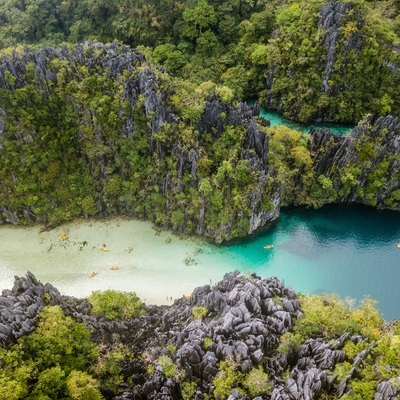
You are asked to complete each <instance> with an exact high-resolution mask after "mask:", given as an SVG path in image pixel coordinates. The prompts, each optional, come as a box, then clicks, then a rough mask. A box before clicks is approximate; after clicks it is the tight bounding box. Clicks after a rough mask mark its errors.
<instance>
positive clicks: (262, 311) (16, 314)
mask: <svg viewBox="0 0 400 400" xmlns="http://www.w3.org/2000/svg"><path fill="white" fill-rule="evenodd" d="M46 305H59V306H60V307H61V308H62V309H63V311H64V313H65V314H66V315H70V316H72V317H73V318H75V319H76V320H77V321H79V322H85V323H86V324H87V325H88V326H89V327H90V328H91V330H92V340H93V341H95V342H97V343H103V344H105V345H107V344H113V343H114V341H115V335H117V336H118V337H119V340H120V341H121V342H122V343H124V344H126V345H128V346H130V347H131V348H132V351H133V352H134V353H135V354H136V355H138V354H143V356H142V357H141V358H135V359H134V360H133V361H132V362H130V363H126V364H125V367H124V373H125V379H128V378H129V379H130V380H131V381H133V382H134V384H133V385H132V384H131V385H127V384H124V385H123V387H124V388H125V389H122V393H120V394H118V395H117V394H116V393H113V392H112V391H111V392H110V391H108V392H107V391H106V389H104V390H105V392H104V395H105V396H106V398H107V399H115V400H133V399H135V400H136V399H137V400H139V399H165V400H169V399H171V400H172V399H182V398H184V397H182V392H181V390H182V387H181V386H180V383H179V382H180V379H181V377H182V376H183V375H182V374H184V376H185V377H186V380H187V379H189V380H190V381H191V382H196V386H197V391H196V392H195V394H194V395H193V397H192V398H194V399H199V400H200V399H204V398H205V397H204V396H205V395H207V394H208V395H210V396H212V395H213V390H214V382H213V381H214V379H215V378H216V377H217V376H218V375H219V374H220V371H219V368H220V364H221V362H222V361H226V360H234V361H235V365H236V368H237V370H238V372H241V373H244V374H246V373H249V371H251V370H252V369H254V367H257V368H258V367H259V366H261V365H262V366H263V368H264V370H265V371H266V372H267V373H268V376H269V380H270V383H271V389H270V391H269V392H268V393H265V394H264V395H262V396H260V397H256V398H257V399H260V400H261V399H273V400H278V399H287V400H293V399H296V400H297V399H298V400H300V399H309V400H312V399H315V400H317V399H319V398H320V396H321V394H322V393H328V394H329V393H330V394H332V395H334V394H335V396H337V398H340V397H341V396H342V395H343V394H344V393H348V391H349V388H348V382H349V380H350V379H351V378H352V377H353V376H355V375H356V374H357V373H358V372H357V371H358V368H359V367H360V365H362V363H363V360H364V359H365V358H366V357H368V355H369V354H370V353H371V351H372V349H373V348H374V347H375V343H374V342H370V343H369V342H368V340H367V339H366V338H363V337H362V336H359V335H353V336H351V335H350V334H349V333H344V334H343V335H342V336H340V337H338V338H337V339H335V340H326V339H322V338H315V339H308V340H306V341H305V342H304V343H303V344H302V345H301V346H299V347H298V348H292V349H291V350H290V351H289V352H288V353H287V354H286V353H282V352H279V351H278V346H279V344H280V343H281V338H282V335H284V334H285V333H287V332H289V331H291V329H292V326H293V324H294V323H295V321H296V319H297V318H298V317H300V316H301V315H302V311H301V310H300V304H299V300H298V299H297V297H296V295H295V293H294V292H293V291H292V290H291V289H289V288H286V287H285V286H284V284H283V282H281V281H279V280H277V279H276V278H269V279H260V278H258V277H256V276H252V277H250V278H245V277H243V276H242V275H240V274H239V273H238V272H232V273H230V274H227V275H225V277H224V279H223V280H222V281H221V282H219V283H217V284H216V285H214V286H212V287H211V286H210V285H205V286H203V287H198V288H196V289H195V290H194V291H193V293H192V294H191V296H190V297H183V298H181V299H178V300H176V301H175V303H174V304H173V305H172V306H170V307H165V306H163V307H157V306H148V307H147V313H146V315H144V316H142V317H140V318H139V319H133V320H128V321H125V322H121V323H117V322H114V321H109V320H106V319H105V318H102V317H100V318H96V317H94V316H91V315H90V309H91V306H90V304H89V303H88V302H87V301H86V300H78V299H74V298H70V297H66V296H62V295H60V293H59V292H58V291H57V289H55V288H54V287H53V286H52V285H50V284H46V285H43V284H41V283H40V282H38V281H37V280H36V278H35V277H34V276H33V275H32V274H31V273H28V274H27V276H26V278H17V277H16V279H15V284H14V287H13V288H12V289H11V290H4V291H3V294H2V296H1V297H0V340H1V345H2V346H3V347H8V346H10V345H11V344H13V343H15V342H16V341H17V340H18V338H19V337H20V336H21V335H26V334H29V332H32V331H33V330H34V329H35V326H36V323H37V315H38V313H39V312H40V311H42V310H43V308H44V307H45V306H46ZM199 307H205V309H206V310H207V316H206V318H202V319H193V312H194V310H196V309H197V308H199ZM349 342H352V343H354V344H355V345H357V344H359V343H361V342H364V343H365V346H364V350H362V351H361V352H359V353H358V354H357V355H356V356H355V357H354V358H353V361H352V364H351V369H350V370H349V373H348V375H347V376H345V377H344V378H343V379H342V380H341V381H338V382H337V381H336V380H335V378H334V376H333V374H332V371H333V370H334V368H335V366H336V365H338V364H340V363H342V362H343V361H344V360H345V357H346V354H345V352H344V351H343V350H342V349H343V346H344V344H345V343H349ZM114 344H115V343H114ZM171 348H174V351H173V352H172V353H171V350H168V349H171ZM162 355H168V357H170V358H171V360H172V362H173V364H174V365H175V367H176V368H177V369H178V370H179V371H180V373H179V374H178V375H175V376H174V377H166V375H165V374H164V372H163V368H162V367H161V366H157V367H156V369H155V371H154V373H152V374H149V373H148V372H146V363H148V362H151V363H155V364H157V359H158V358H159V357H160V356H162ZM284 371H286V372H285V375H286V377H285V378H283V376H282V373H283V372H284ZM179 377H180V378H179ZM398 394H399V389H398V378H396V379H391V380H388V381H384V382H381V383H380V384H379V385H378V386H377V389H376V394H375V400H390V399H395V398H396V397H395V396H398ZM211 398H213V397H211ZM250 398H251V397H249V396H244V395H240V394H239V392H238V391H237V390H233V391H232V393H231V395H230V397H229V399H243V400H248V399H250Z"/></svg>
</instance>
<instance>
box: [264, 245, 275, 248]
mask: <svg viewBox="0 0 400 400" xmlns="http://www.w3.org/2000/svg"><path fill="white" fill-rule="evenodd" d="M273 247H274V245H273V244H267V245H266V246H264V249H272V248H273Z"/></svg>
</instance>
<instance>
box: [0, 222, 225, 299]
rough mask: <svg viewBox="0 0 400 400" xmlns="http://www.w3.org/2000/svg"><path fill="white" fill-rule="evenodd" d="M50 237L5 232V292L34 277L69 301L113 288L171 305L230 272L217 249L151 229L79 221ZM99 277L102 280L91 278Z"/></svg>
mask: <svg viewBox="0 0 400 400" xmlns="http://www.w3.org/2000/svg"><path fill="white" fill-rule="evenodd" d="M42 230H43V227H42V226H40V225H36V226H31V227H21V226H13V225H2V226H0V290H2V289H6V288H11V287H12V285H13V282H14V275H18V276H24V275H25V274H26V272H27V271H31V272H32V273H33V274H35V276H36V277H37V278H38V279H39V280H40V281H41V282H42V283H46V282H49V283H51V284H53V285H54V286H56V287H57V288H58V289H59V290H60V292H61V293H62V294H65V295H71V296H75V297H86V296H88V295H90V294H91V293H92V291H94V290H106V289H109V288H110V289H116V290H122V291H133V292H136V294H137V295H138V296H139V297H140V298H141V299H142V300H143V301H145V302H146V303H147V304H171V303H172V301H173V300H175V299H176V298H180V297H181V296H182V295H184V294H186V293H191V292H192V291H193V289H194V288H195V287H197V286H202V285H205V284H208V283H210V281H212V282H214V283H215V282H217V281H219V280H220V279H221V278H222V277H223V274H224V273H225V272H228V267H227V266H226V259H225V260H224V257H222V259H220V263H218V264H215V263H217V262H218V258H220V257H217V259H214V258H213V257H211V253H213V252H214V249H215V250H217V248H216V247H214V246H212V245H209V244H207V243H205V242H203V241H201V240H200V239H196V238H189V239H181V238H179V237H178V236H177V235H175V234H174V233H172V232H167V231H161V232H158V231H157V230H156V229H154V226H153V225H152V224H151V223H150V222H144V221H138V220H131V219H129V220H128V219H122V218H116V219H110V220H106V221H95V220H77V221H74V222H71V223H68V224H64V225H62V226H59V227H57V228H56V229H53V230H51V231H42ZM62 232H64V234H65V235H66V237H67V238H66V239H63V237H62ZM100 247H106V248H107V251H102V250H100ZM217 252H218V251H217ZM211 260H213V261H211ZM209 262H213V265H209ZM110 267H119V269H116V270H111V269H110ZM92 272H97V274H96V275H95V276H94V277H92V278H89V275H90V274H91V273H92Z"/></svg>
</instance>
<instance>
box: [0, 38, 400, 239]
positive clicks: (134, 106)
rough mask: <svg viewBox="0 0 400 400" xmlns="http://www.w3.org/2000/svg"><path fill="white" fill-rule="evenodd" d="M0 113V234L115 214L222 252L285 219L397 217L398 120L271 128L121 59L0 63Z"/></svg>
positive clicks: (223, 95) (16, 52) (125, 50)
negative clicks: (368, 211)
mask: <svg viewBox="0 0 400 400" xmlns="http://www.w3.org/2000/svg"><path fill="white" fill-rule="evenodd" d="M0 104H1V107H2V108H1V114H0V154H1V157H0V178H1V182H2V186H1V188H0V210H1V220H3V221H6V222H13V223H31V222H34V221H40V222H43V223H45V224H46V226H48V227H51V226H54V225H56V224H59V223H62V222H64V221H67V220H70V219H72V218H74V217H78V216H86V217H88V216H111V215H116V214H119V215H120V214H125V215H131V216H135V217H139V218H146V219H150V220H151V221H154V222H155V223H157V224H158V225H160V226H163V227H172V228H173V229H175V230H178V231H181V232H184V233H187V234H199V235H203V236H205V237H208V238H210V239H211V240H214V241H217V242H221V241H223V240H230V239H233V238H236V237H243V236H245V235H247V234H250V233H252V232H254V231H256V230H257V229H259V228H261V227H263V226H265V225H266V223H268V222H269V221H273V220H274V219H275V218H277V216H278V215H279V210H280V207H281V206H285V205H306V206H315V207H318V206H321V205H323V204H325V203H331V202H337V201H341V202H343V201H357V202H361V203H365V204H369V205H374V206H379V207H387V208H392V209H398V208H399V207H400V206H399V201H400V195H399V190H400V189H399V180H398V170H399V154H400V145H399V141H398V132H399V122H398V119H397V118H394V117H391V116H389V117H386V118H381V119H377V120H374V119H373V118H372V117H369V118H368V119H366V120H365V121H363V122H362V123H360V125H359V127H357V128H356V129H355V130H354V131H353V132H352V133H351V134H349V135H348V136H346V137H344V136H340V137H339V136H335V137H334V136H332V135H331V134H330V132H328V131H326V132H325V131H316V132H314V133H313V134H311V135H302V134H300V133H299V132H296V131H292V130H290V129H288V128H285V127H275V128H269V127H268V126H267V125H268V122H267V121H264V120H261V119H259V118H258V117H257V116H258V113H259V107H258V105H257V103H256V104H254V105H253V106H248V105H246V104H244V103H241V102H238V101H237V100H235V96H234V93H233V91H232V90H231V89H230V88H229V87H227V86H221V85H216V84H215V83H213V82H212V81H205V82H202V83H201V84H195V83H192V82H190V81H188V80H183V79H182V78H178V77H173V76H171V75H170V74H169V73H168V71H166V70H164V69H163V68H158V67H156V66H154V65H151V64H149V63H148V62H146V61H145V58H144V56H143V55H141V54H140V53H139V52H138V51H136V50H133V49H130V48H129V47H127V46H124V45H117V44H115V43H114V44H110V45H100V44H93V43H91V42H87V43H86V44H84V45H77V46H71V47H67V46H63V47H62V48H61V49H60V50H55V49H52V48H43V49H40V50H38V51H30V50H28V49H22V48H17V49H10V50H4V51H3V58H2V59H1V61H0ZM338 167H339V168H338Z"/></svg>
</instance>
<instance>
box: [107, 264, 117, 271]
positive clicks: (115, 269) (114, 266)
mask: <svg viewBox="0 0 400 400" xmlns="http://www.w3.org/2000/svg"><path fill="white" fill-rule="evenodd" d="M108 268H109V269H111V271H117V270H119V269H120V267H118V265H111V267H108Z"/></svg>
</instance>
